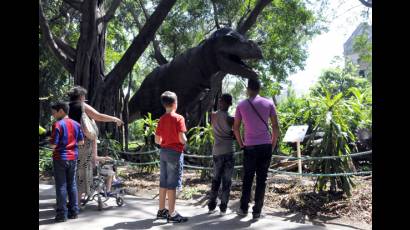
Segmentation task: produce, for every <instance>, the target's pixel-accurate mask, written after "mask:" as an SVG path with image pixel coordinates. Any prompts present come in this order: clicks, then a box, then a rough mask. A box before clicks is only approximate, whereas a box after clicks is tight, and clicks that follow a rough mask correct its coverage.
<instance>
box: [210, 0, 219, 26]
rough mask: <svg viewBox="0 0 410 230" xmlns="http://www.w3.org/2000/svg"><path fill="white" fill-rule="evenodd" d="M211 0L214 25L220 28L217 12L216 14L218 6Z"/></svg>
mask: <svg viewBox="0 0 410 230" xmlns="http://www.w3.org/2000/svg"><path fill="white" fill-rule="evenodd" d="M211 2H212V8H213V10H214V20H215V26H216V28H217V29H220V28H221V26H220V25H219V21H218V14H217V11H218V8H217V7H216V3H215V1H214V0H211Z"/></svg>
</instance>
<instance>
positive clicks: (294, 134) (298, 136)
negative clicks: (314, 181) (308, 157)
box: [283, 125, 309, 180]
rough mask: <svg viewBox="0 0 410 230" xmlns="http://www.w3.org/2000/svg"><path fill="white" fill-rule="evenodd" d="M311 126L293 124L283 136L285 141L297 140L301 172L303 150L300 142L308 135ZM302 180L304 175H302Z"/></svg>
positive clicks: (300, 170) (299, 170)
mask: <svg viewBox="0 0 410 230" xmlns="http://www.w3.org/2000/svg"><path fill="white" fill-rule="evenodd" d="M308 128H309V126H308V125H292V126H290V127H289V128H288V130H287V131H286V134H285V137H284V138H283V141H284V142H292V143H295V142H296V148H297V157H298V158H299V159H298V172H299V174H302V160H301V159H300V158H301V157H302V154H301V151H300V142H302V141H303V139H304V138H305V135H306V131H307V129H308ZM300 180H302V175H301V176H300Z"/></svg>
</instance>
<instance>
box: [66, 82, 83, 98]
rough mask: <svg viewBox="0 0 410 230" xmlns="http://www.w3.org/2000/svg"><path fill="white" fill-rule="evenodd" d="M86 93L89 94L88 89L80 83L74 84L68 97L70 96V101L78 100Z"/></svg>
mask: <svg viewBox="0 0 410 230" xmlns="http://www.w3.org/2000/svg"><path fill="white" fill-rule="evenodd" d="M85 95H87V90H86V89H84V88H83V87H81V86H79V85H76V86H74V87H73V88H72V89H71V90H70V91H69V92H68V97H69V98H70V101H77V100H79V99H80V97H81V96H85Z"/></svg>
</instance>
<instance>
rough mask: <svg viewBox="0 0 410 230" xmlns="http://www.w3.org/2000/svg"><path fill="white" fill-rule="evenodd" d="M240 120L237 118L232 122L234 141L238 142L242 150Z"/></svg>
mask: <svg viewBox="0 0 410 230" xmlns="http://www.w3.org/2000/svg"><path fill="white" fill-rule="evenodd" d="M240 128H241V119H239V118H235V120H234V122H233V133H234V134H235V137H236V141H238V144H239V147H240V148H243V147H244V145H243V141H242V137H241V131H240Z"/></svg>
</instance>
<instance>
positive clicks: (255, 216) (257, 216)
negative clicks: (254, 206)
mask: <svg viewBox="0 0 410 230" xmlns="http://www.w3.org/2000/svg"><path fill="white" fill-rule="evenodd" d="M252 217H253V219H259V218H260V217H261V213H252Z"/></svg>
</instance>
